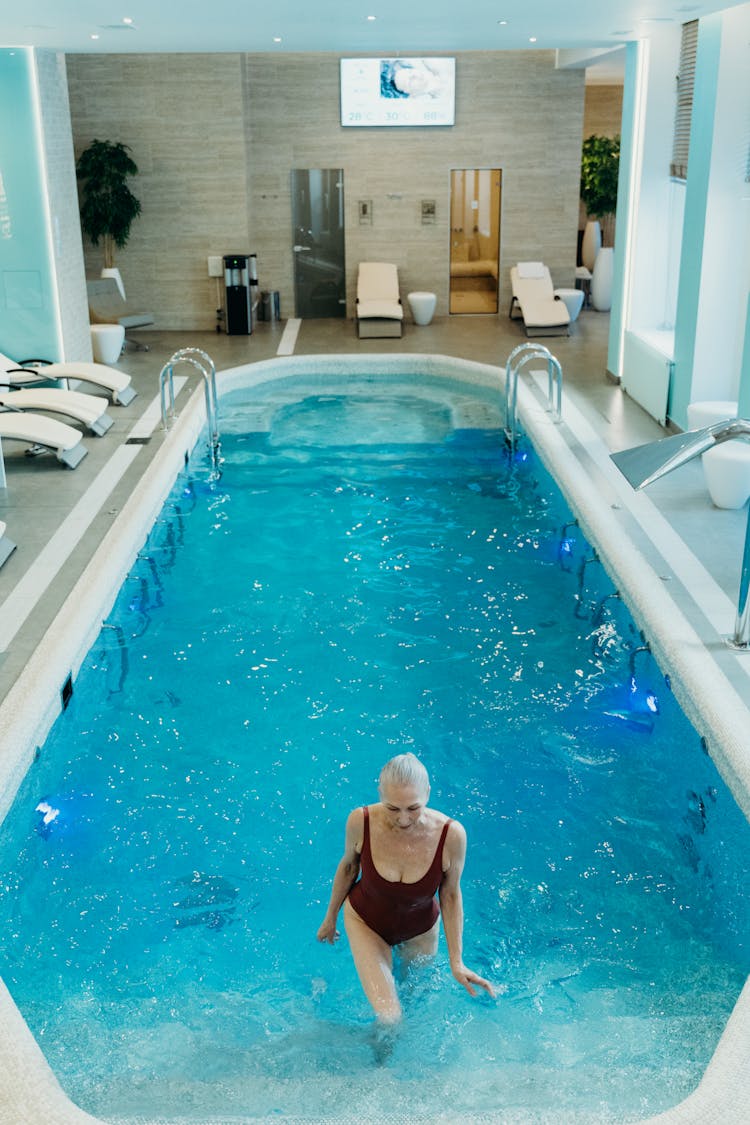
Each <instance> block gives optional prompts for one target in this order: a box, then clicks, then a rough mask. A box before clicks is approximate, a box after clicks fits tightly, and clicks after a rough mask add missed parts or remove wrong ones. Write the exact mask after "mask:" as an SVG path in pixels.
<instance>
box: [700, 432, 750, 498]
mask: <svg viewBox="0 0 750 1125" xmlns="http://www.w3.org/2000/svg"><path fill="white" fill-rule="evenodd" d="M702 461H703V472H704V475H705V477H706V485H707V487H708V494H709V496H710V497H711V499H712V501H713V502H714V504H715V505H716V507H717V508H743V507H744V506H745V504H746V503H747V501H748V499H750V445H749V444H748V443H747V442H746V441H740V440H738V439H737V438H735V439H733V440H732V441H724V442H722V443H721V445H717V446H715V447H714V448H713V449H709V451H708V453H704V454H703V457H702Z"/></svg>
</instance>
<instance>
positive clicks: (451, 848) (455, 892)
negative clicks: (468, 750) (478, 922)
mask: <svg viewBox="0 0 750 1125" xmlns="http://www.w3.org/2000/svg"><path fill="white" fill-rule="evenodd" d="M444 855H445V858H446V859H447V860H448V869H447V871H445V872H444V873H443V881H442V883H441V884H440V890H439V892H438V897H439V899H440V911H441V913H442V915H443V929H444V930H445V940H446V941H447V943H448V956H449V957H450V963H451V972H452V973H453V976H454V977H455V978H456V980H457V981H458V983H459V984H462V985H463V986H464V988H465V989H466V991H467V992H468V993H469V994H470V995H471V996H476V988H475V987H474V985H477V986H478V987H479V988H484V989H485V990H486V991H487V992H489V994H490V996H494V995H495V991H494V989H493V987H492V985H491V984H490V983H489V981H486V980H484V978H483V977H480V976H477V974H476V973H475V972H472V970H471V969H467V968H466V965H464V960H463V940H464V904H463V896H462V895H461V875H462V873H463V869H464V863H465V862H466V832H465V831H464V829H463V827H462V825H460V824H459V823H458V821H457V820H452V821H451V825H450V828H449V829H448V834H447V836H446V839H445V848H444Z"/></svg>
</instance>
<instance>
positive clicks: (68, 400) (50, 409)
mask: <svg viewBox="0 0 750 1125" xmlns="http://www.w3.org/2000/svg"><path fill="white" fill-rule="evenodd" d="M0 406H4V407H5V409H6V410H41V411H42V412H43V413H45V414H64V415H65V416H66V417H67V418H74V419H75V421H76V422H81V423H82V424H83V425H84V426H85V427H86V429H87V430H89V431H90V432H91V433H92V434H96V436H97V437H103V436H104V434H106V432H107V430H109V429H110V428H111V426H112V419H111V418H110V416H109V414H107V408H106V401H105V399H103V398H102V397H101V396H100V395H84V394H81V393H80V391H63V390H58V388H57V387H33V388H29V389H28V390H18V391H7V392H6V393H5V394H3V393H2V392H0Z"/></svg>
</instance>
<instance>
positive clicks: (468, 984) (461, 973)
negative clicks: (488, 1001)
mask: <svg viewBox="0 0 750 1125" xmlns="http://www.w3.org/2000/svg"><path fill="white" fill-rule="evenodd" d="M451 972H452V973H453V975H454V977H455V978H456V980H457V981H458V983H459V984H462V985H463V986H464V988H465V989H466V991H467V992H468V993H469V995H470V996H476V994H477V990H476V988H474V985H477V986H478V987H479V988H483V989H484V990H485V992H489V994H490V996H492V997H493V999H494V996H495V990H494V988H493V987H492V985H491V984H490V982H489V981H488V980H485V979H484V977H480V976H477V974H476V973H474V972H472V970H471V969H467V968H466V966H465V965H464V963H463V962H460V963H459V964H458V965H455V966H454V965H451Z"/></svg>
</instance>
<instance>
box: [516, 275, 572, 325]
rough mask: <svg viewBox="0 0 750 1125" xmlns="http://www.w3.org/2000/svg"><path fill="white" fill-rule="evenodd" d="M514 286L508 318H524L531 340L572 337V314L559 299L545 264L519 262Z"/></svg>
mask: <svg viewBox="0 0 750 1125" xmlns="http://www.w3.org/2000/svg"><path fill="white" fill-rule="evenodd" d="M510 284H511V290H512V294H513V295H512V297H511V299H510V308H509V309H508V316H509V317H510V318H511V320H516V319H518V316H520V317H522V319H523V326H524V328H525V330H526V335H527V336H560V335H563V334H564V335H566V336H567V335H568V330H569V327H570V313H569V312H568V308H567V305H566V304H565V302H564V301H562V300H560V298H559V297H555V291H554V288H553V286H552V278H551V276H550V272H549V270H548V269H547V267H546V266H545V264H544V262H519V263H518V265H517V266H513V267H512V268H511V271H510Z"/></svg>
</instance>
